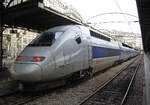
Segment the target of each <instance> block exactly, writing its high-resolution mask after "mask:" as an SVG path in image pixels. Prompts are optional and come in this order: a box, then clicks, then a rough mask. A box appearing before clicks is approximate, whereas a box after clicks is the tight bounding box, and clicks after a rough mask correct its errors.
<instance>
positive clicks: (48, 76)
mask: <svg viewBox="0 0 150 105" xmlns="http://www.w3.org/2000/svg"><path fill="white" fill-rule="evenodd" d="M98 35H99V36H98ZM137 54H138V52H137V51H136V50H133V49H131V48H129V47H127V46H126V45H125V44H123V43H121V42H118V41H115V40H113V39H111V38H108V37H106V36H104V35H102V34H101V35H100V34H99V33H97V32H94V31H92V30H90V29H89V28H87V27H84V26H81V25H65V26H57V27H54V28H51V29H49V30H47V31H45V32H43V33H42V34H41V35H40V36H39V37H37V38H36V39H34V40H33V41H32V42H31V43H30V44H29V45H28V46H27V47H26V48H25V49H24V50H23V51H22V52H21V54H20V55H19V57H18V58H17V59H16V61H15V62H14V64H13V65H12V67H11V69H10V74H11V76H12V78H13V79H15V80H17V81H19V82H20V83H42V82H51V81H55V80H58V79H60V78H64V77H67V78H68V77H70V76H72V75H73V74H74V73H79V72H80V73H79V74H82V72H83V71H89V69H90V70H91V71H90V73H95V72H97V71H100V70H103V69H105V68H107V67H109V66H112V65H113V64H115V63H117V62H119V61H123V60H126V59H128V58H130V57H133V56H135V55H137Z"/></svg>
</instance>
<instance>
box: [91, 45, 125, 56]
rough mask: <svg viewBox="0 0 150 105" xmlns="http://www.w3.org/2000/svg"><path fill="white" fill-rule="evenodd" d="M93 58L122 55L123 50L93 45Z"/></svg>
mask: <svg viewBox="0 0 150 105" xmlns="http://www.w3.org/2000/svg"><path fill="white" fill-rule="evenodd" d="M92 52H93V55H92V57H93V58H103V57H111V56H120V55H121V56H122V55H123V51H122V50H120V49H112V48H104V47H97V46H92Z"/></svg>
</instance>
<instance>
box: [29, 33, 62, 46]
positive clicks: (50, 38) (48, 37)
mask: <svg viewBox="0 0 150 105" xmlns="http://www.w3.org/2000/svg"><path fill="white" fill-rule="evenodd" d="M62 33H63V32H44V33H42V34H41V35H40V36H39V37H38V38H36V39H34V40H33V41H32V42H31V43H30V44H29V46H51V45H52V44H53V43H54V42H55V40H57V39H58V38H59V37H60V36H61V35H62Z"/></svg>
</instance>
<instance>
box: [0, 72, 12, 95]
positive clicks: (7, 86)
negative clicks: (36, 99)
mask: <svg viewBox="0 0 150 105" xmlns="http://www.w3.org/2000/svg"><path fill="white" fill-rule="evenodd" d="M13 87H14V81H13V80H12V79H11V77H10V74H9V72H8V71H7V72H0V96H2V95H5V94H8V93H10V92H12V91H13Z"/></svg>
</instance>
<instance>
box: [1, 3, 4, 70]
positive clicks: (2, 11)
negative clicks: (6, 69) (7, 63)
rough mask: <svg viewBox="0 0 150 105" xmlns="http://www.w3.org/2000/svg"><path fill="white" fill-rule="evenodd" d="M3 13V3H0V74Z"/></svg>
mask: <svg viewBox="0 0 150 105" xmlns="http://www.w3.org/2000/svg"><path fill="white" fill-rule="evenodd" d="M3 11H4V6H3V2H2V1H0V72H1V71H2V58H3V57H2V55H3V51H2V43H3V25H4V24H3Z"/></svg>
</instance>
